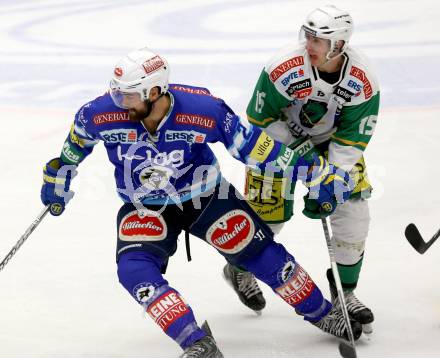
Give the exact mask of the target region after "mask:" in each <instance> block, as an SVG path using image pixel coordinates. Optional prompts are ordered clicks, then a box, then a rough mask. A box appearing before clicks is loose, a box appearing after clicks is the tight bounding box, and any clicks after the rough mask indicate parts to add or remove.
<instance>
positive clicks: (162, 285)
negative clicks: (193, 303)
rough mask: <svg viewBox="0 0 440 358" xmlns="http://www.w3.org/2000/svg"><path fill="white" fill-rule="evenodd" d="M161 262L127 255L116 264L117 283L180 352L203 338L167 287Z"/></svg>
mask: <svg viewBox="0 0 440 358" xmlns="http://www.w3.org/2000/svg"><path fill="white" fill-rule="evenodd" d="M161 264H162V262H161V260H160V259H159V258H158V257H156V256H154V255H151V254H149V253H147V252H128V253H126V254H123V255H122V256H121V257H120V259H119V262H118V276H119V282H120V283H121V284H122V285H123V286H124V287H125V289H126V290H127V291H128V292H129V293H130V295H131V296H132V297H133V298H134V299H135V300H136V301H137V302H138V303H139V304H141V305H142V306H143V307H144V308H145V310H146V312H147V313H148V315H149V316H150V317H151V318H152V319H153V320H154V321H155V322H156V324H157V325H158V326H159V327H160V328H161V329H162V330H163V331H164V332H165V333H166V334H167V335H168V336H169V337H171V338H172V339H173V340H174V341H176V342H177V343H178V344H179V345H180V346H181V347H182V349H186V348H187V347H189V346H191V345H192V344H193V343H194V342H195V341H197V340H199V339H201V338H203V337H204V336H206V333H205V332H204V331H203V330H201V329H200V328H199V327H198V326H197V322H196V320H195V318H194V314H193V312H192V309H191V307H190V306H189V305H188V304H186V303H185V302H184V301H183V299H182V297H181V296H180V294H179V292H177V291H176V290H175V289H173V288H172V287H170V286H168V282H167V281H166V280H165V279H164V278H163V276H162V274H161V272H160V267H161Z"/></svg>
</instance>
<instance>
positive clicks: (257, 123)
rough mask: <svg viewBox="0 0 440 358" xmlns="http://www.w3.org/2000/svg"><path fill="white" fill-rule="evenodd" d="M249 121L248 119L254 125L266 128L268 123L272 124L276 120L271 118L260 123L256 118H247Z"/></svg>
mask: <svg viewBox="0 0 440 358" xmlns="http://www.w3.org/2000/svg"><path fill="white" fill-rule="evenodd" d="M247 119H248V121H249V122H251V123H253V124H255V125H257V126H264V125H265V124H266V123H272V122H275V121H276V119H274V118H271V117H269V118H265V119H263V120H262V121H258V120H256V119H255V118H252V117H250V116H247Z"/></svg>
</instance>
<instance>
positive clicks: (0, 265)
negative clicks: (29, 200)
mask: <svg viewBox="0 0 440 358" xmlns="http://www.w3.org/2000/svg"><path fill="white" fill-rule="evenodd" d="M49 211H50V205H47V206H45V207H44V210H43V211H42V212H41V213H40V214H39V215H38V216H37V218H36V219H35V220H34V222H33V223H32V224H31V225H30V226H29V227H28V229H27V230H26V232H25V233H24V234H23V236H22V237H20V240H18V241H17V243H16V244H15V245H14V247H13V248H12V249H11V251H9V253H8V254H7V255H6V257H5V258H4V259H3V261H2V262H1V263H0V271H1V270H3V269H4V267H5V266H6V265H7V263H8V262H9V260H10V259H11V258H12V256H14V255H15V253H16V252H17V251H18V249H19V248H20V247H21V245H23V244H24V242H25V241H26V240H27V238H28V237H29V236H30V235H31V234H32V232H33V231H34V230H35V228H36V227H37V226H38V224H40V222H41V220H43V218H44V217H45V216H46V214H47V213H48V212H49Z"/></svg>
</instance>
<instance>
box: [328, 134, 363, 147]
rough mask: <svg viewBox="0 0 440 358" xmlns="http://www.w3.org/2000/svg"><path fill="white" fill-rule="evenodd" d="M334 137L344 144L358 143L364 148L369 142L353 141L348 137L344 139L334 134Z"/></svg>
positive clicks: (353, 144)
mask: <svg viewBox="0 0 440 358" xmlns="http://www.w3.org/2000/svg"><path fill="white" fill-rule="evenodd" d="M332 139H335V140H337V141H338V142H341V143H343V144H347V145H352V146H355V145H358V146H361V147H364V148H366V147H367V144H368V143H365V142H353V141H351V140H348V139H342V138H339V137H336V136H335V135H333V136H332Z"/></svg>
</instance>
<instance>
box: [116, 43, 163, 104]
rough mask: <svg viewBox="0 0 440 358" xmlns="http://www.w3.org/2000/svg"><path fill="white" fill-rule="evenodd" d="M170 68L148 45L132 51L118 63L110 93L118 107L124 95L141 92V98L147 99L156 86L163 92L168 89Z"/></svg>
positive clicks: (142, 99)
mask: <svg viewBox="0 0 440 358" xmlns="http://www.w3.org/2000/svg"><path fill="white" fill-rule="evenodd" d="M169 76H170V69H169V66H168V62H167V61H166V60H165V59H164V58H163V57H161V56H159V55H158V54H156V53H154V52H152V51H151V50H150V49H148V48H147V47H144V48H141V49H138V50H135V51H132V52H130V53H128V54H127V55H126V56H125V57H123V58H122V59H121V60H119V62H118V63H117V64H116V67H115V69H114V76H113V78H112V80H111V81H110V95H111V97H112V99H113V102H115V104H116V105H117V106H118V107H121V108H126V106H124V105H123V104H122V101H123V97H124V95H128V94H139V100H141V101H146V100H147V99H148V96H149V95H150V91H151V89H152V88H154V87H160V89H161V93H166V92H167V91H168V79H169Z"/></svg>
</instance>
